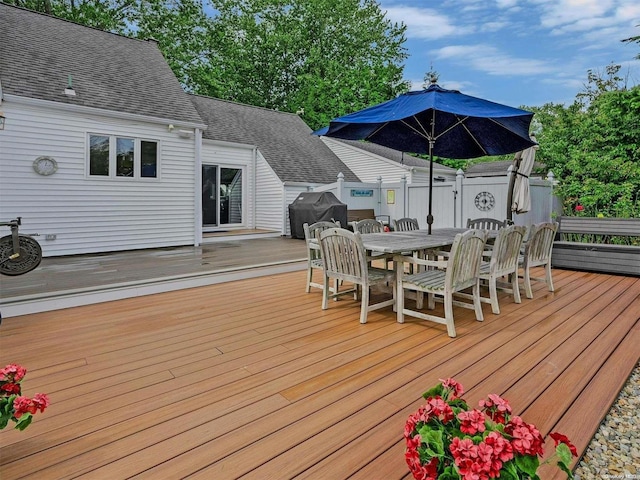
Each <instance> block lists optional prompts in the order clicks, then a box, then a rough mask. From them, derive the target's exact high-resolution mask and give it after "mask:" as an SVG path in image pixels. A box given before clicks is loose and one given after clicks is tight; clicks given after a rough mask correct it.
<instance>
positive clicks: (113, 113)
mask: <svg viewBox="0 0 640 480" xmlns="http://www.w3.org/2000/svg"><path fill="white" fill-rule="evenodd" d="M4 100H5V101H8V102H12V103H14V102H15V103H16V104H18V105H20V104H22V105H32V106H36V107H43V108H51V109H55V110H62V111H66V112H72V113H78V114H90V115H98V116H102V117H111V118H120V119H122V120H133V121H138V122H146V123H155V124H160V125H168V124H171V125H174V127H175V128H200V129H206V128H207V125H206V124H204V123H194V122H185V121H183V120H177V119H171V118H160V117H151V116H148V115H138V114H137V113H127V112H118V111H117V110H105V109H102V108H95V107H85V106H83V105H72V104H69V103H60V102H53V101H51V100H41V99H39V98H29V97H21V96H19V95H10V94H7V95H5V98H4Z"/></svg>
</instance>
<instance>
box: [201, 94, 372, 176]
mask: <svg viewBox="0 0 640 480" xmlns="http://www.w3.org/2000/svg"><path fill="white" fill-rule="evenodd" d="M191 99H192V101H193V104H194V105H195V106H196V109H197V110H198V113H199V114H200V116H201V117H202V118H203V119H204V121H205V123H206V124H207V129H206V130H205V131H204V132H203V134H202V137H203V138H204V139H209V140H218V141H224V142H234V143H245V144H249V145H255V146H257V147H258V149H259V150H260V152H261V153H262V155H263V156H264V158H265V159H266V161H267V162H268V163H269V165H270V166H271V168H272V169H273V171H274V172H275V173H276V175H278V177H279V178H280V180H282V181H283V182H312V183H331V182H335V181H336V178H337V176H338V174H339V173H341V172H342V173H343V174H344V179H345V180H346V181H350V182H358V181H360V180H359V179H358V177H357V176H356V175H355V174H354V173H353V172H352V171H351V170H349V168H347V166H346V165H345V164H344V163H342V161H341V160H340V159H339V158H338V157H337V156H336V155H335V154H334V153H333V152H332V151H331V150H330V149H329V147H327V146H326V145H325V144H324V142H322V140H320V138H319V137H317V136H315V135H312V134H311V129H310V128H309V127H308V126H307V124H306V123H304V121H302V119H301V118H300V117H298V115H294V114H291V113H283V112H278V111H275V110H269V109H266V108H261V107H254V106H251V105H244V104H240V103H234V102H229V101H226V100H219V99H216V98H210V97H203V96H199V95H191Z"/></svg>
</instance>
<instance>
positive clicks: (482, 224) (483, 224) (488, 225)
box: [467, 218, 507, 230]
mask: <svg viewBox="0 0 640 480" xmlns="http://www.w3.org/2000/svg"><path fill="white" fill-rule="evenodd" d="M506 226H507V221H506V220H496V219H495V218H468V219H467V228H477V229H481V230H500V229H501V228H503V227H506Z"/></svg>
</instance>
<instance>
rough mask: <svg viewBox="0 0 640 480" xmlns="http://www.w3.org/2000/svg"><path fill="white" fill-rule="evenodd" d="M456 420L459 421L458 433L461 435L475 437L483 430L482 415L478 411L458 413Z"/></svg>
mask: <svg viewBox="0 0 640 480" xmlns="http://www.w3.org/2000/svg"><path fill="white" fill-rule="evenodd" d="M458 420H460V431H461V432H462V433H468V434H469V435H475V434H476V433H478V432H480V433H482V432H484V430H485V425H484V413H482V412H481V411H480V410H476V409H473V410H471V411H470V412H460V413H459V414H458Z"/></svg>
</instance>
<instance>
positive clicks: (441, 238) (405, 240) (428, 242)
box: [362, 228, 467, 255]
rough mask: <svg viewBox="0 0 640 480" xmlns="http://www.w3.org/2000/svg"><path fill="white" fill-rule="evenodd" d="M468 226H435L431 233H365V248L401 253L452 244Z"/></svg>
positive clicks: (363, 241)
mask: <svg viewBox="0 0 640 480" xmlns="http://www.w3.org/2000/svg"><path fill="white" fill-rule="evenodd" d="M466 231H467V229H466V228H434V229H432V230H431V234H430V235H429V233H428V231H427V230H410V231H406V232H385V233H364V234H362V243H363V244H364V248H366V249H367V250H371V251H372V252H379V253H388V254H393V255H399V254H401V253H404V252H419V251H422V250H431V249H434V248H442V247H446V246H447V245H451V244H452V243H453V240H454V239H455V237H456V235H457V234H458V233H464V232H466Z"/></svg>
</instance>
